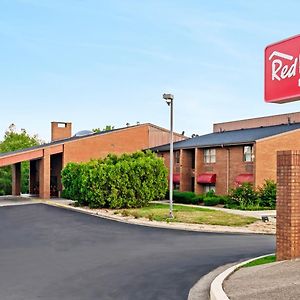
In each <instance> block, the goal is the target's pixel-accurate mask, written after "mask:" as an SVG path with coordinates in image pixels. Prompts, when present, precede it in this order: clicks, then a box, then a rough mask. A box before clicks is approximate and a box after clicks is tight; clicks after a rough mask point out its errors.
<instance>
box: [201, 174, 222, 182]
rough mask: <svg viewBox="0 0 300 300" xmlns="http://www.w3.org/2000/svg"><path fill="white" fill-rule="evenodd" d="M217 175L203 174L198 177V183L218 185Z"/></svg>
mask: <svg viewBox="0 0 300 300" xmlns="http://www.w3.org/2000/svg"><path fill="white" fill-rule="evenodd" d="M216 179H217V175H216V174H213V173H203V174H200V175H198V177H197V182H198V183H216Z"/></svg>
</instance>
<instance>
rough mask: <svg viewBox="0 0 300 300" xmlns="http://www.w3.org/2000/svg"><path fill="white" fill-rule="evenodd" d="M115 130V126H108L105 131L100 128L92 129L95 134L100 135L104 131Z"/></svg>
mask: <svg viewBox="0 0 300 300" xmlns="http://www.w3.org/2000/svg"><path fill="white" fill-rule="evenodd" d="M113 129H115V126H112V125H106V126H105V127H104V128H103V129H100V128H94V129H92V131H93V132H95V133H98V132H103V131H110V130H113Z"/></svg>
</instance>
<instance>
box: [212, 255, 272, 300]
mask: <svg viewBox="0 0 300 300" xmlns="http://www.w3.org/2000/svg"><path fill="white" fill-rule="evenodd" d="M269 255H274V253H271V254H266V255H262V256H258V257H254V258H251V259H249V260H246V261H243V262H241V263H239V264H236V265H234V266H232V267H230V268H228V269H227V270H225V271H224V272H222V273H221V274H219V275H218V276H217V277H216V278H215V279H214V280H213V282H212V283H211V286H210V300H230V299H229V298H228V297H227V295H226V293H225V292H224V290H223V282H224V280H225V279H226V278H227V277H229V276H230V275H231V274H232V273H233V272H235V271H236V270H237V269H238V268H240V267H242V266H243V265H245V264H247V263H249V262H251V261H254V260H256V259H259V258H263V257H266V256H269Z"/></svg>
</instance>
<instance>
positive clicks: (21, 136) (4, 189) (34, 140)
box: [0, 124, 41, 195]
mask: <svg viewBox="0 0 300 300" xmlns="http://www.w3.org/2000/svg"><path fill="white" fill-rule="evenodd" d="M40 143H41V141H40V140H39V138H38V136H37V135H33V136H30V135H29V134H28V133H27V132H26V130H25V129H21V130H20V132H18V131H17V128H16V126H15V125H14V124H11V125H10V126H9V127H8V129H7V130H6V132H5V134H4V139H3V141H0V153H3V152H10V151H15V150H20V149H25V148H29V147H32V146H36V145H39V144H40ZM21 171H22V183H21V184H22V193H28V192H29V190H28V183H29V162H23V163H22V165H21ZM10 193H11V167H10V166H8V167H3V168H0V195H7V194H10Z"/></svg>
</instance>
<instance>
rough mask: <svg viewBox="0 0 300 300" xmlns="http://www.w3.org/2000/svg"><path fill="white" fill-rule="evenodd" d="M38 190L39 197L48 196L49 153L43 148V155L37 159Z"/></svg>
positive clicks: (46, 197)
mask: <svg viewBox="0 0 300 300" xmlns="http://www.w3.org/2000/svg"><path fill="white" fill-rule="evenodd" d="M39 192H40V195H39V196H40V198H42V199H49V198H50V154H49V153H48V152H47V150H46V149H45V150H44V156H43V158H42V159H40V160H39Z"/></svg>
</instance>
